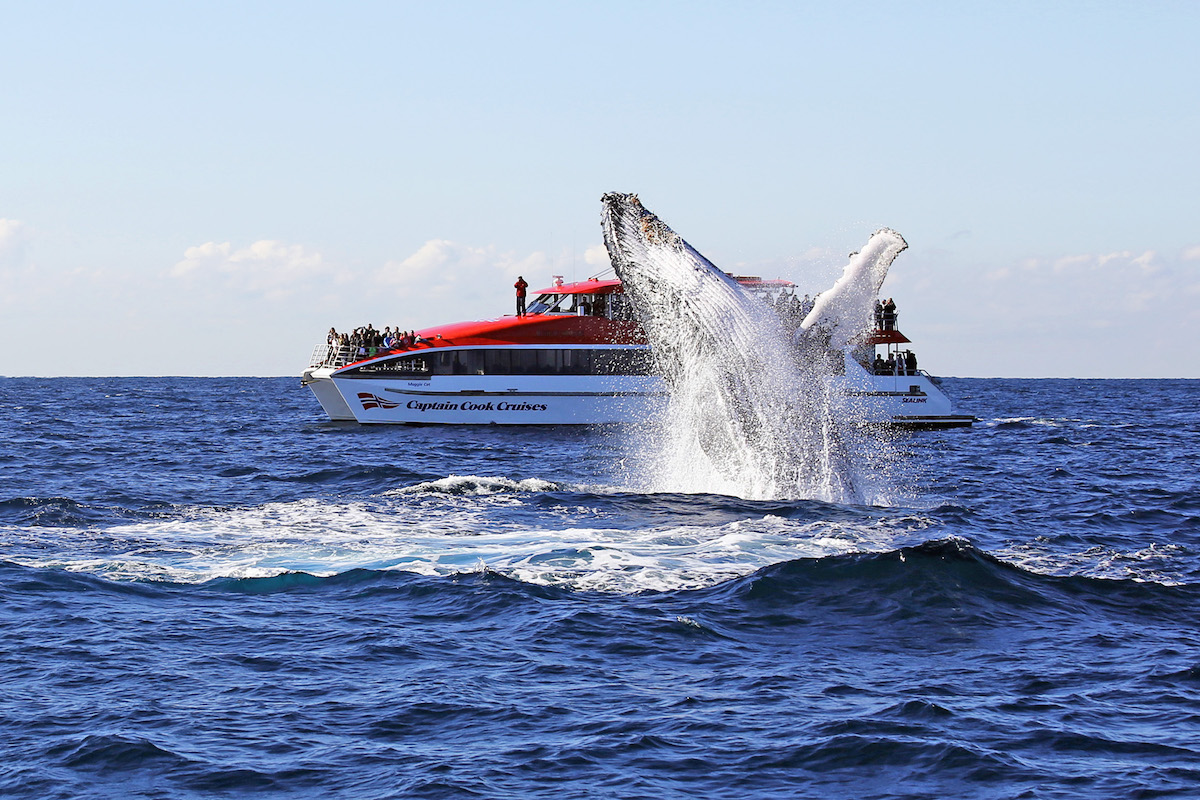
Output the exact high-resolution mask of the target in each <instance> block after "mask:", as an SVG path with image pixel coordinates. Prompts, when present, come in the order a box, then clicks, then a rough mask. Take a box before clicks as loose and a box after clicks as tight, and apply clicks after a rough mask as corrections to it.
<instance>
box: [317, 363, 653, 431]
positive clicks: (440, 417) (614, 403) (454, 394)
mask: <svg viewBox="0 0 1200 800" xmlns="http://www.w3.org/2000/svg"><path fill="white" fill-rule="evenodd" d="M322 372H324V373H326V374H324V375H322V374H321V373H322ZM329 373H330V370H314V371H310V372H308V373H306V378H305V383H306V385H307V386H308V387H309V388H310V389H312V391H313V394H314V395H315V396H316V397H317V400H318V401H319V402H320V403H321V407H322V408H324V409H325V412H326V413H327V414H329V417H330V419H333V420H346V419H352V420H354V421H356V422H360V423H363V424H368V425H388V424H400V425H607V424H614V423H623V422H630V421H632V420H637V419H645V418H646V417H647V415H650V414H653V413H654V412H655V409H656V408H657V407H658V406H660V405H661V404H662V403H663V402H665V397H664V395H663V393H662V386H661V384H660V382H659V381H657V380H656V379H654V378H647V377H624V378H622V379H617V380H612V379H609V380H605V381H599V380H595V379H591V380H589V379H588V378H586V377H575V378H573V379H572V378H559V379H557V380H555V379H546V378H543V379H540V380H531V381H528V382H517V381H513V380H512V379H511V376H475V377H460V376H435V377H433V378H431V379H429V380H415V381H413V380H396V379H391V380H389V379H369V378H340V377H336V376H333V375H331V374H329ZM514 383H518V384H519V385H518V386H513V384H514ZM347 415H349V416H347Z"/></svg>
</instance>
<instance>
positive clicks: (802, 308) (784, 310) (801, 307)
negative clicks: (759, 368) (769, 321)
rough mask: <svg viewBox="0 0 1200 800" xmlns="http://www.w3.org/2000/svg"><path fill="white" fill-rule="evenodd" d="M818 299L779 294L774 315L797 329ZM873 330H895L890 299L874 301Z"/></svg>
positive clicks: (792, 294)
mask: <svg viewBox="0 0 1200 800" xmlns="http://www.w3.org/2000/svg"><path fill="white" fill-rule="evenodd" d="M820 297H821V295H820V294H818V295H817V296H816V297H809V296H808V295H804V297H803V298H800V297H797V296H796V295H795V293H794V292H780V293H779V296H778V297H777V298H775V313H776V314H778V315H779V316H780V317H781V318H782V319H783V320H784V321H785V322H788V323H791V325H792V327H793V328H798V327H800V323H801V322H803V321H804V318H805V317H807V316H808V315H809V314H810V313H811V312H812V310H813V308H814V307H815V306H816V305H817V300H818V299H819V298H820ZM875 328H876V330H882V331H893V330H895V329H896V301H895V300H893V299H892V298H890V297H889V298H888V299H887V300H879V299H876V300H875Z"/></svg>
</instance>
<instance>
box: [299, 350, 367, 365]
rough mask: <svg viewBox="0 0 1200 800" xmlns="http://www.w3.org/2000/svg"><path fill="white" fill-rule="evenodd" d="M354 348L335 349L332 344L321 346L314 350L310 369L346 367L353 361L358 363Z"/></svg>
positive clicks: (310, 358)
mask: <svg viewBox="0 0 1200 800" xmlns="http://www.w3.org/2000/svg"><path fill="white" fill-rule="evenodd" d="M357 360H358V358H357V356H356V354H355V348H353V347H349V346H347V347H340V346H339V347H335V346H333V345H330V344H319V345H317V346H316V347H314V348H313V352H312V356H310V357H309V359H308V366H309V367H334V368H337V367H344V366H346V365H347V364H349V363H350V362H352V361H357Z"/></svg>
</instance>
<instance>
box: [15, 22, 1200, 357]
mask: <svg viewBox="0 0 1200 800" xmlns="http://www.w3.org/2000/svg"><path fill="white" fill-rule="evenodd" d="M346 5H347V4H334V3H297V2H293V3H254V2H239V3H211V2H206V3H120V2H113V3H47V4H16V3H13V4H6V5H5V7H4V8H3V13H2V15H0V17H2V19H3V25H0V76H2V78H3V79H2V81H0V108H2V109H3V114H4V117H5V121H4V124H3V125H0V336H2V337H3V340H4V341H6V342H8V343H10V344H12V343H17V345H18V346H17V347H15V348H14V349H13V350H10V355H9V358H7V359H6V363H5V364H4V366H3V367H0V372H3V373H4V374H8V375H30V374H32V375H136V374H149V375H154V374H184V375H188V374H196V375H281V374H293V373H297V372H298V371H299V369H300V368H301V367H302V366H303V365H304V362H305V360H306V358H307V356H308V354H309V352H310V351H311V349H312V346H313V345H314V344H315V343H316V342H317V341H319V340H320V339H321V338H322V337H323V334H324V331H326V330H327V329H328V328H329V326H330V325H336V326H338V328H339V329H342V328H349V327H353V326H354V325H358V324H363V323H365V322H372V323H374V324H375V325H377V326H382V325H385V324H388V325H400V326H402V327H406V328H409V327H416V328H419V327H423V326H427V325H432V324H436V323H439V322H448V321H453V320H458V319H464V318H474V317H482V316H493V315H495V314H498V313H503V312H508V311H509V310H510V309H509V306H510V305H511V298H510V294H511V289H510V287H511V284H512V281H513V279H514V277H515V275H516V274H517V273H522V274H524V275H525V277H526V278H528V279H530V281H531V283H533V284H535V285H543V284H546V283H549V280H550V276H551V275H552V274H565V275H567V276H568V277H580V278H582V277H586V276H587V275H588V274H589V273H591V272H594V271H596V270H597V269H600V268H602V263H603V254H602V248H601V247H600V243H601V237H600V228H599V212H600V203H599V198H600V195H601V194H602V193H603V192H605V191H632V192H637V193H639V194H640V196H641V198H642V200H643V201H644V202H645V204H646V205H647V207H649V208H650V209H652V210H653V211H655V212H656V213H658V214H659V215H660V216H661V217H662V218H663V219H664V220H666V221H667V222H668V223H669V224H670V225H672V227H674V228H675V229H676V230H677V231H678V232H679V233H680V234H682V235H683V236H684V237H685V238H687V239H688V240H689V241H690V242H692V244H694V245H695V246H696V247H697V248H698V249H700V250H701V252H703V253H705V254H706V255H707V256H709V257H710V258H711V259H712V260H713V261H714V262H716V263H717V264H719V265H721V266H723V267H726V268H727V269H730V270H737V271H741V272H751V273H754V274H762V275H764V276H767V277H775V276H781V277H788V278H792V279H793V280H797V281H798V282H800V283H801V284H802V285H803V286H804V287H805V288H806V289H807V288H809V287H811V288H812V290H813V291H817V290H820V289H822V288H825V287H827V286H829V285H830V284H832V282H833V280H834V279H835V278H836V276H837V274H838V273H839V271H840V268H841V266H842V265H843V264H844V263H845V256H846V255H847V254H848V253H849V252H850V251H852V250H855V249H857V248H859V247H861V246H862V245H863V244H864V243H865V242H866V240H867V238H868V236H869V235H870V233H871V232H872V231H874V230H875V229H877V228H879V227H882V226H888V227H892V228H895V229H896V230H898V231H900V232H901V233H902V234H903V235H904V236H905V238H906V239H907V240H908V242H909V245H910V249H909V250H908V251H907V252H906V253H904V254H903V255H901V256H900V258H899V259H897V261H896V263H895V265H894V266H893V268H892V274H891V276H890V277H889V279H888V283H887V284H886V285H885V292H887V293H890V294H891V295H892V296H894V297H895V298H896V301H897V303H898V305H899V307H900V312H901V327H902V328H903V329H904V331H905V332H906V333H908V335H909V336H910V337H911V338H912V339H914V341H915V342H916V345H917V348H916V349H917V350H918V353H919V354H920V355H921V362H922V365H923V366H926V367H928V368H929V369H931V370H933V371H935V372H938V373H942V374H946V375H977V376H1083V377H1087V376H1096V377H1136V376H1162V377H1200V360H1198V359H1196V358H1194V357H1192V355H1191V350H1192V349H1193V345H1192V343H1191V342H1189V341H1188V340H1187V337H1186V334H1187V333H1189V332H1190V331H1194V330H1200V207H1198V206H1200V203H1198V201H1197V189H1198V188H1200V155H1198V154H1197V144H1198V142H1200V88H1198V85H1200V84H1198V82H1197V79H1196V76H1198V75H1200V47H1197V41H1198V39H1200V4H1196V3H1170V2H1145V3H1120V2H1105V3H1101V2H1063V3H1052V4H1051V3H1022V2H1006V3H971V4H963V3H949V2H946V3H920V2H905V3H899V2H887V3H885V2H861V3H855V2H849V3H846V2H840V3H832V2H831V3H764V2H759V3H738V4H734V3H704V2H694V3H656V2H636V3H634V2H630V3H623V2H607V3H602V4H601V3H595V4H585V3H578V4H563V3H532V2H530V3H440V4H431V3H411V4H410V3H369V2H368V3H357V4H352V5H349V7H344V6H346ZM57 341H61V342H62V343H63V346H62V347H53V348H49V350H48V348H47V346H46V344H47V342H57ZM14 351H15V352H14ZM51 352H52V355H51V354H50V353H51Z"/></svg>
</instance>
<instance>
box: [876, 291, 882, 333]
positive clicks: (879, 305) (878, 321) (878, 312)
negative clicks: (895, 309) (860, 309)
mask: <svg viewBox="0 0 1200 800" xmlns="http://www.w3.org/2000/svg"><path fill="white" fill-rule="evenodd" d="M882 328H883V301H881V300H880V299H879V298H878V297H876V298H875V330H881V329H882Z"/></svg>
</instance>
